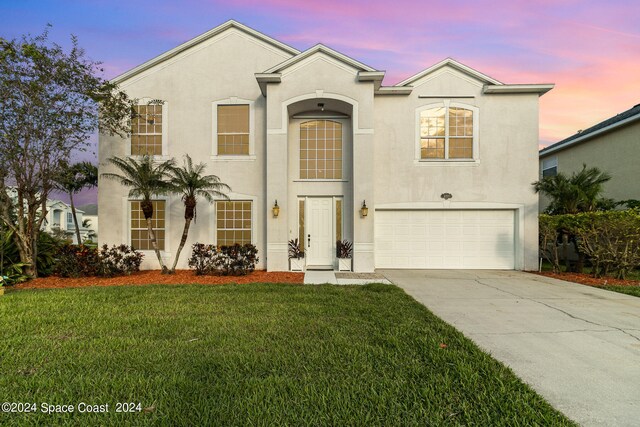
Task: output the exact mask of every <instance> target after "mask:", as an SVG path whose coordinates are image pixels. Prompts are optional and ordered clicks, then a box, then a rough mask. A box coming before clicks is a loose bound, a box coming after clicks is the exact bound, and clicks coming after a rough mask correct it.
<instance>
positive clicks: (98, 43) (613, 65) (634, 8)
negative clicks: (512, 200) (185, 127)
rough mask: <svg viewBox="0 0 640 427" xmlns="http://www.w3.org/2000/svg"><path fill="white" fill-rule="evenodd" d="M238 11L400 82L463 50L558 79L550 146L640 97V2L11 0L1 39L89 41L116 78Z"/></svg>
mask: <svg viewBox="0 0 640 427" xmlns="http://www.w3.org/2000/svg"><path fill="white" fill-rule="evenodd" d="M228 19H235V20H237V21H239V22H242V23H243V24H246V25H248V26H250V27H252V28H255V29H256V30H258V31H260V32H263V33H265V34H267V35H269V36H272V37H274V38H276V39H278V40H280V41H283V42H285V43H287V44H289V45H292V46H294V47H296V48H298V49H300V50H303V49H306V48H308V47H311V46H313V45H314V44H316V43H323V44H326V45H328V46H330V47H332V48H334V49H336V50H338V51H340V52H342V53H345V54H347V55H349V56H351V57H353V58H356V59H358V60H359V61H361V62H364V63H365V64H368V65H370V66H372V67H374V68H377V69H382V70H386V72H387V74H386V78H385V81H384V84H388V85H390V84H395V83H397V82H399V81H401V80H403V79H405V78H406V77H408V76H410V75H413V74H415V73H417V72H419V71H420V70H422V69H424V68H427V67H429V66H430V65H432V64H434V63H436V62H438V61H440V60H442V59H444V58H446V57H452V58H454V59H456V60H458V61H460V62H462V63H464V64H466V65H468V66H470V67H472V68H475V69H477V70H479V71H481V72H482V73H484V74H488V75H489V76H491V77H494V78H496V79H498V80H500V81H502V82H504V83H555V84H556V88H555V89H554V90H552V91H551V92H549V93H548V94H546V95H544V96H543V97H542V98H541V102H540V144H541V146H543V145H548V144H550V143H553V142H556V141H558V140H561V139H563V138H565V137H567V136H569V135H571V134H573V133H575V132H576V131H577V130H579V129H585V128H587V127H589V126H591V125H594V124H596V123H597V122H599V121H601V120H604V119H606V118H608V117H611V116H613V115H615V114H617V113H620V112H622V111H624V110H627V109H629V108H631V107H633V106H634V105H636V104H638V103H640V5H639V4H638V1H637V0H609V1H595V0H591V1H589V0H583V1H579V0H555V1H549V0H527V1H520V0H495V1H485V0H472V1H465V0H459V1H456V2H451V1H447V2H443V1H406V0H395V1H376V0H368V1H359V0H358V1H350V0H323V1H294V0H272V1H270V0H260V1H258V0H234V1H228V2H221V1H196V0H176V1H161V0H153V1H150V0H135V1H131V0H129V1H116V0H110V1H102V0H76V1H72V0H57V1H53V0H51V1H44V0H42V1H37V0H15V1H11V0H0V36H1V37H5V38H13V37H18V36H20V35H21V34H24V33H32V34H37V33H40V32H41V31H42V29H43V28H44V27H45V25H46V24H47V23H51V24H52V25H53V31H52V32H51V38H52V39H53V40H54V41H56V42H59V43H60V44H63V45H65V44H68V39H69V34H72V33H73V34H75V35H77V36H78V38H79V42H80V45H81V46H82V47H84V48H85V49H86V50H87V53H88V56H89V57H91V58H92V59H95V60H100V61H102V62H103V63H104V68H105V77H108V78H110V77H114V76H116V75H118V74H120V73H122V72H124V71H126V70H128V69H130V68H132V67H134V66H136V65H139V64H141V63H143V62H144V61H146V60H148V59H151V58H153V57H154V56H156V55H158V54H161V53H163V52H165V51H167V50H169V49H171V48H173V47H175V46H177V45H179V44H181V43H183V42H185V41H187V40H189V39H191V38H193V37H195V36H197V35H199V34H201V33H203V32H205V31H207V30H209V29H211V28H213V27H215V26H217V25H219V24H221V23H223V22H225V21H227V20H228Z"/></svg>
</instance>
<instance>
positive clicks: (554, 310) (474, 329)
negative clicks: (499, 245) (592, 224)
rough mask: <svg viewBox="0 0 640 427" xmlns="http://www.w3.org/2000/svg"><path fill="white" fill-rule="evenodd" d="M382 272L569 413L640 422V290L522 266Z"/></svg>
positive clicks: (596, 421) (599, 420)
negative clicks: (639, 293)
mask: <svg viewBox="0 0 640 427" xmlns="http://www.w3.org/2000/svg"><path fill="white" fill-rule="evenodd" d="M380 272H381V273H382V274H384V275H385V276H386V277H387V278H388V279H389V280H391V281H392V282H393V283H395V284H396V285H398V286H400V287H401V288H403V289H404V290H405V291H406V292H407V293H408V294H409V295H411V296H413V297H414V298H415V299H416V300H418V301H419V302H421V303H422V304H424V305H425V306H427V307H428V308H429V310H431V311H432V312H433V313H435V314H436V315H437V316H439V317H440V318H442V319H444V320H445V321H446V322H448V323H450V324H452V325H453V326H455V327H456V328H457V329H458V330H460V331H461V332H462V333H464V334H465V335H466V336H467V337H469V338H471V339H472V340H473V341H475V342H476V343H477V344H478V345H479V346H480V347H482V348H483V349H484V350H486V351H488V352H489V353H491V355H492V356H493V357H495V358H496V359H498V360H500V361H501V362H503V363H504V364H505V365H507V366H509V367H510V368H511V369H512V370H513V371H514V372H515V373H516V374H517V375H518V376H519V377H520V378H522V379H523V380H524V381H525V382H527V383H528V384H530V385H531V386H532V387H533V388H534V389H536V390H537V391H538V392H539V393H540V394H541V395H542V396H544V397H545V398H546V399H547V401H548V402H550V403H551V404H552V405H553V406H555V407H556V408H557V409H559V410H560V411H562V412H563V413H564V414H566V415H567V416H568V417H569V418H571V419H573V420H575V421H577V422H578V423H580V424H581V425H585V426H638V425H640V298H637V297H632V296H628V295H623V294H619V293H614V292H609V291H603V290H600V289H593V288H590V287H587V286H583V285H578V284H575V283H569V282H564V281H561V280H555V279H550V278H546V277H542V276H538V275H535V274H530V273H522V272H517V271H479V270H476V271H469V270H464V271H453V270H446V271H444V270H381V271H380Z"/></svg>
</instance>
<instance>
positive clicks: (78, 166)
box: [54, 162, 98, 244]
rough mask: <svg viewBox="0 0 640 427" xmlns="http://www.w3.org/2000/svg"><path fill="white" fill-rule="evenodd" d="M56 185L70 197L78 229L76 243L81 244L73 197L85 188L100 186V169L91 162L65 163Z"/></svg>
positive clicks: (56, 178)
mask: <svg viewBox="0 0 640 427" xmlns="http://www.w3.org/2000/svg"><path fill="white" fill-rule="evenodd" d="M54 185H55V187H56V189H57V190H58V191H62V192H64V193H66V194H67V195H68V196H69V204H70V205H71V216H72V217H73V224H74V225H75V227H76V239H77V240H76V243H77V244H81V243H82V240H81V237H80V227H79V226H78V215H77V214H76V206H75V203H74V201H73V195H74V194H77V193H79V192H80V191H82V190H83V189H84V188H92V187H97V186H98V168H97V167H96V166H95V165H93V164H91V163H89V162H80V163H75V164H72V165H70V164H69V163H66V162H65V163H63V164H62V165H61V168H60V172H59V173H58V174H57V176H56V177H55V180H54Z"/></svg>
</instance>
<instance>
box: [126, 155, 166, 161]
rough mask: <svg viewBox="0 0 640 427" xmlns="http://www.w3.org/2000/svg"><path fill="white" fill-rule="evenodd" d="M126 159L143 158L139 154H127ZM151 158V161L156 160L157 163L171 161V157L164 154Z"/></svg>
mask: <svg viewBox="0 0 640 427" xmlns="http://www.w3.org/2000/svg"><path fill="white" fill-rule="evenodd" d="M127 157H129V158H130V159H136V160H140V159H142V158H143V157H144V156H142V155H140V154H128V155H127ZM151 158H152V159H153V160H158V161H161V162H164V161H167V160H171V156H168V155H166V154H163V155H160V156H158V155H155V154H154V155H153V156H151Z"/></svg>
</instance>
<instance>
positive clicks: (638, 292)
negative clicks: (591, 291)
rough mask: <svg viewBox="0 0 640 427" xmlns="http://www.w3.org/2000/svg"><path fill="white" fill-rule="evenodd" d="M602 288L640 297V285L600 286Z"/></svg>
mask: <svg viewBox="0 0 640 427" xmlns="http://www.w3.org/2000/svg"><path fill="white" fill-rule="evenodd" d="M598 288H600V289H606V290H608V291H613V292H619V293H621V294H627V295H633V296H634V297H640V286H611V285H607V286H598Z"/></svg>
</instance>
